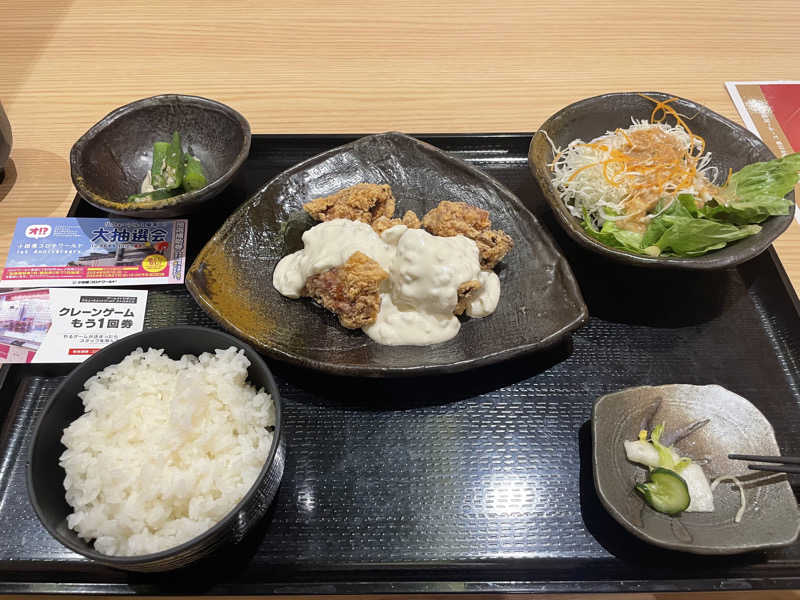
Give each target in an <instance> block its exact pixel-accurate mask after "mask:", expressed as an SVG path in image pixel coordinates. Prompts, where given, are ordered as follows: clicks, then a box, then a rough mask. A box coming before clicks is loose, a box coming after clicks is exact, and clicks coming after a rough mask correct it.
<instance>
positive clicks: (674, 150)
mask: <svg viewBox="0 0 800 600" xmlns="http://www.w3.org/2000/svg"><path fill="white" fill-rule="evenodd" d="M645 97H646V98H648V99H649V100H652V101H653V102H654V103H655V108H654V109H653V112H652V114H651V116H650V120H649V121H646V120H641V119H631V125H630V126H629V127H628V128H626V129H621V128H618V129H616V130H614V131H608V132H606V133H605V135H602V136H600V137H597V138H595V139H593V140H591V141H589V142H584V141H583V140H581V139H577V140H573V141H572V142H570V143H569V144H568V145H567V147H566V148H564V149H558V148H554V149H553V150H554V158H553V161H552V163H550V168H551V170H552V173H553V183H554V185H555V187H556V189H557V191H558V193H559V195H560V197H561V200H562V201H563V202H564V203H565V204H566V206H567V208H568V209H569V211H570V213H571V214H572V215H574V216H575V217H577V218H579V219H581V220H583V218H584V216H588V217H589V218H590V219H591V220H592V222H593V223H592V224H593V225H594V226H598V227H599V226H602V224H603V222H605V221H612V220H613V221H620V225H619V226H620V227H622V228H623V229H631V230H634V231H637V230H638V231H643V230H644V228H645V227H646V224H647V223H648V222H649V220H650V219H652V218H654V216H655V215H653V214H651V212H652V211H653V209H654V208H655V207H656V206H657V205H658V202H659V201H660V200H662V199H665V200H667V201H668V202H671V201H672V200H674V198H675V197H676V196H677V195H678V194H681V193H687V194H692V195H694V196H695V197H696V199H697V200H698V201H699V202H708V201H709V200H711V199H712V197H713V196H714V192H715V191H716V189H717V187H716V186H715V185H714V184H713V179H714V178H716V176H717V174H718V173H717V169H716V168H715V167H712V166H710V165H709V161H710V160H711V154H710V153H708V152H705V140H703V138H701V137H700V136H698V135H695V134H693V133H692V131H691V130H690V129H689V127H688V125H687V124H686V121H685V120H684V118H682V116H681V115H680V114H679V113H678V112H677V111H675V109H674V108H672V107H671V106H670V105H669V103H670V102H672V101H673V100H675V98H670V99H668V100H664V101H657V100H654V99H652V98H649V97H647V96H645ZM668 116H669V117H672V118H673V119H674V120H675V123H674V124H669V123H666V122H665V121H666V119H667V117H668ZM551 145H552V142H551Z"/></svg>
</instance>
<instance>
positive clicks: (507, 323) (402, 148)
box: [186, 133, 588, 377]
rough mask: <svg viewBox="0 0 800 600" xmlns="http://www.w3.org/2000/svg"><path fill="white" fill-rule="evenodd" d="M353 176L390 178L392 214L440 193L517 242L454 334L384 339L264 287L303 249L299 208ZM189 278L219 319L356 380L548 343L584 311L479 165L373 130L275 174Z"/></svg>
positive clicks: (433, 369)
mask: <svg viewBox="0 0 800 600" xmlns="http://www.w3.org/2000/svg"><path fill="white" fill-rule="evenodd" d="M359 182H370V183H388V184H390V185H391V187H392V190H393V192H394V195H395V198H396V199H397V211H396V213H399V214H402V213H403V212H405V211H406V210H409V209H410V210H413V211H415V212H416V213H417V214H418V215H420V216H422V215H423V214H424V213H425V212H427V211H428V210H429V209H431V208H433V207H434V206H436V205H437V204H438V203H439V201H440V200H460V201H465V202H469V203H471V204H474V205H476V206H480V207H482V208H484V209H486V210H488V211H489V213H490V215H491V218H492V224H493V227H495V228H502V229H504V230H505V231H507V232H508V233H509V234H510V235H511V237H512V238H513V239H514V243H515V246H514V249H513V250H512V251H511V252H510V253H509V254H508V256H506V258H505V259H504V260H503V262H502V263H500V265H498V267H497V269H496V271H497V272H498V274H499V276H500V280H501V283H502V292H501V298H500V304H499V306H498V308H497V310H496V312H495V313H494V314H493V315H491V316H489V317H486V318H484V319H472V320H467V321H465V322H464V323H463V325H462V328H461V331H460V332H459V334H458V336H456V337H455V338H454V339H452V340H450V341H448V342H444V343H441V344H435V345H432V346H426V347H417V346H382V345H380V344H376V343H375V342H373V341H372V340H370V338H368V337H367V336H366V334H364V333H363V332H361V331H360V330H355V331H352V330H347V329H345V328H343V327H342V326H341V325H339V323H338V320H337V319H336V318H335V317H334V316H333V315H332V314H330V313H328V312H327V311H326V310H324V309H323V308H321V307H319V306H317V305H315V304H313V303H312V302H311V301H310V300H309V299H300V300H290V299H288V298H284V297H283V296H281V295H280V294H279V293H278V292H277V291H276V290H275V289H274V288H273V287H272V272H273V270H274V268H275V265H276V264H277V262H278V261H279V260H280V259H281V258H282V257H283V256H285V255H287V254H289V253H291V252H294V251H295V250H298V249H299V248H301V247H302V242H301V240H300V236H301V234H302V232H303V231H304V230H305V229H306V228H308V227H310V226H311V225H313V223H312V222H309V220H307V219H306V218H305V213H304V211H303V210H302V208H301V207H302V205H303V203H305V202H308V201H309V200H311V199H313V198H317V197H319V196H325V195H328V194H331V193H333V192H335V191H338V190H340V189H343V188H345V187H348V186H350V185H353V184H356V183H359ZM186 286H187V287H188V289H189V291H190V292H191V293H192V295H193V296H194V298H195V299H196V300H197V302H198V303H199V304H200V306H202V307H203V308H204V309H205V310H206V311H207V312H208V313H209V314H210V315H211V316H212V317H213V318H214V319H215V320H216V321H217V322H219V323H220V324H221V325H222V326H224V327H225V328H226V329H228V330H229V331H231V332H232V333H234V334H235V335H238V336H240V337H241V338H243V339H245V340H247V341H249V342H251V343H252V344H255V345H256V346H258V347H259V348H261V350H263V351H264V352H265V353H266V354H268V355H270V356H273V357H275V358H279V359H282V360H285V361H288V362H291V363H294V364H297V365H300V366H304V367H310V368H314V369H320V370H322V371H327V372H330V373H337V374H346V375H362V376H372V377H380V376H397V375H418V374H429V373H437V372H454V371H459V370H462V369H466V368H470V367H474V366H478V365H483V364H489V363H494V362H498V361H500V360H504V359H506V358H510V357H512V356H517V355H520V354H523V353H525V352H531V351H534V350H538V349H541V348H544V347H547V346H550V345H552V344H554V343H555V342H557V341H558V340H560V339H562V338H563V337H564V336H566V335H567V334H568V333H569V332H571V331H572V330H574V329H576V328H577V327H579V326H580V325H581V324H582V323H583V322H584V321H585V320H586V319H587V317H588V312H587V309H586V306H585V305H584V303H583V299H582V298H581V294H580V290H579V289H578V285H577V283H576V282H575V279H574V277H573V275H572V272H571V271H570V268H569V265H568V264H567V262H566V260H565V259H564V257H563V256H561V254H560V253H559V251H558V250H557V249H556V247H555V246H554V244H553V242H552V241H551V240H550V237H549V235H548V234H547V233H546V232H545V231H544V230H543V229H542V227H541V226H540V225H539V223H538V222H537V221H536V218H535V217H534V216H533V215H532V214H531V213H530V212H529V211H528V210H527V209H526V208H525V207H524V206H523V205H522V203H521V202H520V201H519V199H518V198H517V197H516V196H514V194H512V193H511V192H510V191H509V190H508V189H506V188H505V187H503V186H502V185H501V184H500V183H498V182H497V181H495V180H494V179H492V178H491V177H489V176H488V175H486V174H485V173H483V172H481V171H479V170H477V169H475V168H473V167H471V166H470V165H468V164H466V163H465V162H463V161H460V160H458V159H456V158H453V157H452V156H450V155H448V154H446V153H444V152H442V151H441V150H439V149H437V148H435V147H433V146H431V145H429V144H426V143H423V142H420V141H419V140H416V139H414V138H411V137H408V136H406V135H403V134H400V133H384V134H379V135H371V136H368V137H364V138H361V139H359V140H356V141H355V142H353V143H351V144H347V145H345V146H342V147H340V148H335V149H333V150H330V151H328V152H325V153H323V154H320V155H318V156H315V157H313V158H311V159H309V160H307V161H305V162H303V163H301V164H299V165H297V166H295V167H292V168H291V169H289V170H288V171H285V172H284V173H281V174H280V175H278V176H277V177H276V178H275V179H273V180H272V181H270V182H269V183H267V184H266V186H265V187H264V188H262V189H261V190H260V191H259V192H257V193H256V194H255V195H254V196H253V197H252V198H250V199H249V200H248V201H247V202H246V203H245V204H244V205H242V207H241V208H239V209H238V210H237V212H235V213H234V214H233V215H232V216H231V217H230V218H229V219H228V221H226V222H225V224H224V225H223V226H222V228H221V229H220V230H219V231H218V232H217V233H216V234H215V235H214V237H213V238H212V239H211V240H210V241H209V242H208V243H207V244H206V246H205V248H203V250H202V251H201V252H200V254H199V256H198V257H197V259H196V260H195V262H194V264H192V266H191V268H190V269H189V271H188V273H187V274H186Z"/></svg>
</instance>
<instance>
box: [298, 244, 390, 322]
mask: <svg viewBox="0 0 800 600" xmlns="http://www.w3.org/2000/svg"><path fill="white" fill-rule="evenodd" d="M388 277H389V274H388V273H387V272H386V271H384V270H383V269H382V268H381V266H380V265H379V264H378V263H377V262H376V261H374V260H372V259H371V258H370V257H369V256H367V255H366V254H364V253H363V252H355V253H354V254H353V255H352V256H351V257H350V258H349V259H347V262H346V263H344V264H343V265H342V266H341V267H334V268H333V269H328V270H327V271H323V272H322V273H317V274H316V275H312V276H311V277H309V278H308V279H307V280H306V285H305V288H304V289H303V295H304V296H310V297H311V298H313V299H314V300H316V301H317V302H319V303H320V304H322V306H324V307H325V308H327V309H328V310H329V311H331V312H332V313H335V314H336V316H338V317H339V322H340V323H341V324H342V326H343V327H347V328H348V329H358V328H360V327H363V326H364V325H370V324H371V323H374V322H375V319H376V318H377V317H378V311H379V310H380V309H381V297H380V294H379V293H378V287H379V286H380V283H381V281H383V280H384V279H387V278H388Z"/></svg>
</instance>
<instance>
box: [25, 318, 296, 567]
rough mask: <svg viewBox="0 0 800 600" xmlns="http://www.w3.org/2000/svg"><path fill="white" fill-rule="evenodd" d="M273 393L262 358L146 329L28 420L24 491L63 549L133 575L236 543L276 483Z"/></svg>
mask: <svg viewBox="0 0 800 600" xmlns="http://www.w3.org/2000/svg"><path fill="white" fill-rule="evenodd" d="M280 425H281V410H280V400H279V396H278V389H277V386H276V385H275V381H274V379H273V378H272V375H271V373H270V371H269V369H268V368H267V365H266V364H265V363H264V361H263V359H262V358H261V357H260V356H259V355H258V353H257V352H256V351H255V350H253V349H252V348H251V347H250V346H248V345H247V344H245V343H244V342H242V341H240V340H238V339H237V338H235V337H233V336H231V335H229V334H227V333H224V332H221V331H217V330H213V329H206V328H203V327H169V328H163V329H152V330H148V331H144V332H142V333H138V334H134V335H132V336H129V337H126V338H123V339H122V340H119V341H117V342H115V343H114V344H111V345H110V346H108V347H107V348H105V349H103V350H101V351H100V352H98V353H97V354H95V355H94V356H92V357H91V358H89V359H88V360H87V361H86V362H84V363H83V364H81V365H80V366H78V367H77V368H76V369H75V370H74V371H72V373H71V374H70V375H68V376H67V377H66V378H65V379H64V381H63V382H62V383H61V385H60V386H59V387H58V388H57V389H56V391H55V392H54V393H53V395H52V396H51V397H50V399H49V400H48V401H47V404H46V405H45V407H44V408H43V410H42V412H41V414H40V415H39V418H38V419H37V421H36V423H35V425H34V429H33V438H32V442H31V445H30V450H29V456H28V473H27V475H28V494H29V496H30V499H31V503H32V505H33V507H34V509H35V511H36V513H37V515H38V516H39V519H40V520H41V522H42V524H43V525H44V526H45V528H46V529H47V530H48V531H49V532H50V533H51V534H52V535H53V536H54V537H55V538H56V539H57V540H58V541H59V542H61V543H62V544H64V545H65V546H66V547H68V548H70V549H71V550H73V551H75V552H77V553H79V554H82V555H83V556H86V557H88V558H91V559H93V560H95V561H97V562H100V563H102V564H105V565H108V566H111V567H116V568H119V569H126V570H131V571H165V570H169V569H175V568H178V567H182V566H185V565H187V564H189V563H190V562H193V561H195V560H197V559H199V558H202V557H205V556H207V555H209V554H211V553H212V552H214V551H215V550H216V549H217V548H219V547H221V546H223V545H224V544H228V543H231V542H234V543H235V542H238V541H240V540H241V539H242V538H243V537H244V536H245V534H246V533H247V531H248V530H249V529H250V528H251V527H252V526H253V525H254V524H255V523H256V522H257V521H258V520H259V519H260V518H261V517H263V516H264V514H265V513H266V511H267V508H268V507H269V505H270V503H271V502H272V500H273V498H274V496H275V493H276V492H277V489H278V485H279V484H280V480H281V476H282V475H283V467H284V457H285V448H284V441H283V436H282V434H281V426H280Z"/></svg>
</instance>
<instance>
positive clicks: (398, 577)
mask: <svg viewBox="0 0 800 600" xmlns="http://www.w3.org/2000/svg"><path fill="white" fill-rule="evenodd" d="M356 137H358V136H351V135H345V136H335V135H310V136H291V135H257V136H254V137H253V144H252V148H251V151H250V157H249V159H248V161H247V162H246V163H245V165H244V167H243V169H242V171H241V173H240V174H239V175H238V176H237V178H236V179H235V181H234V183H233V184H232V185H231V186H230V187H229V188H228V190H226V192H225V193H224V194H223V195H222V196H221V197H220V198H219V199H217V200H216V201H215V202H214V204H212V205H211V206H210V207H209V208H208V209H206V210H204V211H203V212H201V213H199V214H196V215H192V216H191V217H190V223H189V255H190V256H189V260H190V261H191V259H192V258H193V257H194V255H195V254H196V253H197V252H198V251H199V249H200V248H201V247H202V245H203V244H204V243H205V241H206V240H207V239H208V238H209V237H210V236H211V235H212V234H213V232H214V231H216V229H217V228H218V227H219V225H220V224H221V223H222V222H223V220H224V219H225V218H226V217H227V216H228V215H229V214H230V212H231V211H232V210H233V209H234V208H235V207H236V206H238V205H239V204H240V203H241V202H243V201H244V200H245V199H246V198H247V197H248V196H250V195H251V194H252V193H253V192H255V191H256V190H257V189H258V188H260V187H261V186H262V185H263V184H264V183H265V182H266V181H267V180H268V179H270V178H271V177H273V176H274V175H276V174H278V173H279V172H280V171H282V170H284V169H285V168H287V167H289V166H291V165H293V164H295V163H297V162H299V161H301V160H303V159H305V158H308V157H310V156H312V155H314V154H317V153H318V152H322V151H324V150H327V149H329V148H332V147H334V146H337V145H340V144H342V143H346V142H348V141H351V140H353V139H355V138H356ZM419 137H421V138H422V139H424V140H426V141H429V142H431V143H433V144H434V145H436V146H439V147H441V148H443V149H444V150H446V151H448V152H451V153H453V154H454V155H456V156H459V157H460V158H462V159H464V160H467V161H469V162H470V163H472V164H474V165H476V166H478V167H479V168H482V169H484V170H485V171H487V172H488V173H490V174H491V175H493V176H494V177H496V178H498V179H499V180H500V181H501V182H503V183H504V184H506V185H507V186H508V187H509V188H511V190H512V191H514V192H515V193H516V194H517V195H518V196H519V197H520V199H521V200H522V201H523V202H524V203H525V204H526V205H527V206H528V207H529V208H530V209H531V210H532V211H533V212H534V213H535V214H536V215H537V217H538V218H539V219H540V221H541V222H542V223H543V224H544V225H545V226H546V227H547V228H548V229H549V230H550V232H551V233H552V234H553V236H554V237H555V239H556V241H557V243H558V245H559V246H560V247H561V248H562V250H563V252H564V253H565V255H566V256H567V258H568V259H569V261H570V263H571V265H572V267H573V269H574V271H575V274H576V276H577V278H578V281H579V282H580V285H581V288H582V291H583V294H584V296H585V299H586V303H587V305H588V306H589V309H590V312H591V319H590V321H589V323H588V324H587V325H586V326H585V327H584V328H583V329H581V330H579V331H578V332H577V333H575V334H574V335H573V336H572V338H571V339H570V340H568V341H566V342H564V343H562V344H560V345H559V346H557V347H556V348H553V349H552V350H549V351H547V352H545V353H541V354H536V355H531V356H528V357H525V358H522V359H517V360H514V361H511V362H506V363H503V364H500V365H494V366H490V367H485V368H481V369H476V370H473V371H470V372H467V373H461V374H458V375H448V376H439V377H425V378H418V379H411V380H396V381H387V380H383V381H375V380H359V379H353V378H337V377H333V376H326V375H321V374H317V373H313V372H308V371H302V370H299V369H296V368H291V367H289V366H287V365H284V364H281V363H276V362H275V361H271V362H270V365H271V367H272V368H273V370H274V373H275V375H276V379H277V380H278V382H279V386H280V390H281V394H282V401H283V406H284V415H285V432H286V435H287V442H288V457H287V463H286V471H285V474H284V478H283V482H282V484H281V487H280V490H279V492H278V496H277V498H276V499H275V502H274V503H273V506H272V507H271V509H270V512H269V514H268V515H267V517H266V518H265V519H264V520H263V522H262V523H261V524H260V525H259V527H258V528H257V530H256V531H254V532H253V533H252V534H251V535H249V536H248V537H247V538H246V539H245V540H244V541H243V542H242V543H241V544H239V545H237V546H235V547H229V548H226V549H225V550H224V551H222V552H220V553H219V554H218V555H216V556H213V557H211V558H209V559H206V560H205V561H203V562H202V563H201V564H198V565H196V566H191V567H188V568H186V569H184V570H182V571H178V572H173V573H166V574H156V575H153V574H150V575H142V574H130V573H124V572H120V571H114V570H111V569H108V568H105V567H100V566H97V565H95V564H93V563H92V562H90V561H87V560H84V559H82V558H81V557H79V556H77V555H75V554H73V553H72V552H70V551H68V550H66V549H65V548H63V547H61V546H60V545H59V544H58V543H57V542H55V541H54V540H53V539H52V538H50V536H49V535H48V534H47V533H46V531H45V530H44V528H43V527H42V526H41V525H40V524H39V522H38V520H37V518H36V516H35V515H34V514H33V511H32V509H31V507H30V505H29V502H28V498H27V494H26V491H25V476H24V474H25V464H24V463H25V458H24V457H25V454H26V448H27V445H28V438H29V434H30V426H31V423H32V421H33V419H34V417H35V416H36V414H37V411H39V410H40V409H41V406H42V404H43V402H44V401H45V400H46V398H47V396H48V394H50V393H51V392H52V391H53V389H54V388H55V386H56V385H57V384H58V382H59V376H62V375H64V374H65V373H67V372H69V370H70V369H71V368H72V366H71V365H26V366H11V367H5V368H4V369H3V370H2V371H0V374H1V375H2V387H0V418H2V419H3V427H2V432H1V433H0V593H23V592H36V593H102V594H134V593H136V594H295V593H304V594H327V593H339V594H343V593H344V594H346V593H373V594H375V593H390V592H394V593H421V592H430V593H434V592H435V593H441V592H550V593H555V592H619V591H637V592H645V591H688V590H721V589H725V590H732V589H753V588H800V544H797V543H796V544H794V545H792V546H790V547H787V548H784V549H780V550H772V551H768V552H755V553H750V554H745V555H741V556H734V557H719V558H715V557H701V556H692V555H684V554H679V553H675V552H669V551H665V550H660V549H658V548H655V547H651V546H649V545H647V544H645V543H643V542H641V541H639V540H638V539H637V538H635V537H633V536H632V535H630V534H629V533H627V532H626V531H625V530H624V529H622V527H620V526H619V525H617V523H616V522H615V521H614V520H613V519H612V518H611V517H610V516H609V515H608V514H607V513H606V512H605V510H604V509H603V508H602V506H601V505H600V502H599V500H598V498H597V496H596V494H595V491H594V485H593V482H592V475H591V450H590V446H591V444H590V439H589V427H588V425H589V423H588V419H589V417H590V412H591V406H592V402H593V400H594V399H595V398H597V397H598V396H600V395H602V394H605V393H608V392H612V391H614V390H619V389H621V388H625V387H629V386H635V385H641V384H654V385H655V384H665V383H694V384H707V383H717V384H720V385H723V386H725V387H727V388H728V389H730V390H733V391H734V392H736V393H739V394H741V395H743V396H745V397H746V398H748V399H750V400H751V401H752V402H754V403H755V404H756V405H757V406H758V407H759V408H760V409H761V410H762V411H763V412H764V414H765V415H766V416H767V418H768V419H769V420H770V421H771V422H772V423H773V425H774V427H775V431H776V435H777V438H778V443H779V444H780V446H781V449H782V451H783V453H785V454H795V455H797V454H800V435H798V433H800V318H798V317H800V310H799V309H798V300H797V296H796V295H795V293H794V291H793V290H792V288H791V286H790V284H789V282H788V280H787V278H786V276H785V274H784V272H783V269H782V268H781V265H780V263H779V261H778V259H777V257H776V255H775V252H774V251H773V250H772V249H770V250H769V251H768V252H765V253H763V254H762V255H761V256H759V257H757V258H755V259H753V260H751V261H750V262H748V263H746V264H744V265H742V266H741V267H739V268H737V269H731V270H726V271H721V272H715V273H676V272H659V271H645V270H641V269H637V268H631V267H624V266H620V265H617V264H613V263H609V262H606V261H605V260H604V259H600V258H598V257H595V256H593V255H590V254H589V253H587V252H586V251H584V250H582V249H581V248H579V247H577V246H576V245H575V244H574V243H572V242H571V241H570V240H569V239H568V238H567V237H566V236H565V235H563V234H562V233H561V231H560V230H559V228H558V226H557V225H556V224H555V221H554V220H553V218H552V215H551V214H550V213H549V212H548V210H547V209H546V208H545V202H544V199H543V198H542V196H541V194H540V192H539V190H538V188H537V186H536V184H535V183H534V181H533V179H532V177H531V175H530V172H529V170H528V165H527V159H526V154H527V150H528V142H529V140H530V135H529V134H503V135H426V136H419ZM70 214H71V215H76V216H100V215H101V213H99V212H98V211H96V210H95V209H93V208H92V207H91V206H89V205H87V204H86V203H83V202H80V201H78V200H76V202H75V203H74V204H73V206H72V209H71V211H70ZM265 276H269V274H265ZM145 323H146V327H160V326H165V325H173V324H187V323H192V324H201V325H209V326H214V324H213V323H212V322H211V321H210V320H209V318H208V317H207V316H206V315H205V313H203V312H202V311H201V310H200V309H199V308H198V307H197V305H196V304H195V303H194V301H193V300H192V298H191V297H189V295H188V294H187V292H186V291H185V289H184V288H183V287H182V286H173V287H154V288H153V289H151V291H150V299H149V303H148V309H147V316H146V320H145ZM793 489H794V491H795V494H796V495H797V494H799V493H800V488H798V486H797V480H795V487H794V488H793Z"/></svg>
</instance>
